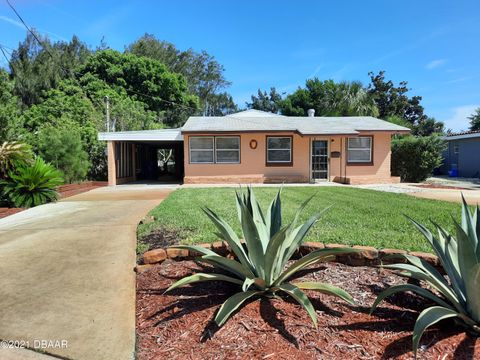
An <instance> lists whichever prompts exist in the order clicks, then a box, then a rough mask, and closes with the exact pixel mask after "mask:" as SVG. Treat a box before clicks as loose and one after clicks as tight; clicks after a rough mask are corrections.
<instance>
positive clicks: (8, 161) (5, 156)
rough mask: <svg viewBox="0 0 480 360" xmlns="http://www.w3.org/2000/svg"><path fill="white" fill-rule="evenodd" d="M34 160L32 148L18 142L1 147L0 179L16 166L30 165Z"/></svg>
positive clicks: (11, 142)
mask: <svg viewBox="0 0 480 360" xmlns="http://www.w3.org/2000/svg"><path fill="white" fill-rule="evenodd" d="M32 158H33V155H32V150H31V148H30V146H28V145H27V144H24V143H20V142H16V141H5V142H4V143H3V144H2V145H0V178H2V177H5V176H6V175H7V174H8V172H9V171H10V170H13V168H14V167H15V166H21V165H24V164H26V163H29V162H30V161H31V160H32Z"/></svg>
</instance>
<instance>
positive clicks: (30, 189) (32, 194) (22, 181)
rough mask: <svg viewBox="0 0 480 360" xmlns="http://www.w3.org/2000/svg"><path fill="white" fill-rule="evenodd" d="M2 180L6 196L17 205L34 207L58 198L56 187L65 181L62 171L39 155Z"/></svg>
mask: <svg viewBox="0 0 480 360" xmlns="http://www.w3.org/2000/svg"><path fill="white" fill-rule="evenodd" d="M8 177H9V178H8V179H7V180H1V181H0V185H3V190H2V192H3V194H4V196H5V197H6V198H7V199H8V200H10V201H11V202H12V204H13V205H14V206H16V207H26V208H29V207H32V206H37V205H41V204H44V203H47V202H49V201H53V200H56V199H57V197H58V194H57V191H56V188H57V186H59V185H61V184H62V183H63V179H62V177H61V173H60V172H59V171H58V170H56V169H55V168H54V167H53V166H52V165H50V164H47V163H45V161H43V159H42V158H40V157H37V158H36V159H35V162H34V163H33V164H32V165H22V166H20V167H18V168H16V170H15V172H13V171H10V172H9V173H8Z"/></svg>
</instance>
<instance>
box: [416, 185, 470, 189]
mask: <svg viewBox="0 0 480 360" xmlns="http://www.w3.org/2000/svg"><path fill="white" fill-rule="evenodd" d="M414 186H416V187H419V188H427V189H449V190H471V189H469V188H466V187H461V186H450V185H440V184H418V185H414Z"/></svg>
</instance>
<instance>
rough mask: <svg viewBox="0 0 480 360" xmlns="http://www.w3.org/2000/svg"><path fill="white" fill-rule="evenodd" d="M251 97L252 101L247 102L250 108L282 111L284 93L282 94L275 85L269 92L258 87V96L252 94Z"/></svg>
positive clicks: (274, 111)
mask: <svg viewBox="0 0 480 360" xmlns="http://www.w3.org/2000/svg"><path fill="white" fill-rule="evenodd" d="M251 99H252V102H251V103H248V102H247V107H248V108H249V109H255V110H261V111H267V112H271V113H274V114H277V113H278V112H279V111H280V106H281V102H282V95H280V94H279V93H278V92H277V89H275V88H274V87H271V88H270V92H269V93H267V92H266V91H262V90H260V89H258V92H257V96H255V95H252V96H251Z"/></svg>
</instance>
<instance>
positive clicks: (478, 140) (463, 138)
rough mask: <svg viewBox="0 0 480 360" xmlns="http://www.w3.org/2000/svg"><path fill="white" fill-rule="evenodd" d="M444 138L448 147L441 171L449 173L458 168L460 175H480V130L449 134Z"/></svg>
mask: <svg viewBox="0 0 480 360" xmlns="http://www.w3.org/2000/svg"><path fill="white" fill-rule="evenodd" d="M443 139H444V140H446V141H447V149H446V150H445V152H444V153H443V164H442V166H441V167H440V173H442V174H444V175H448V174H449V172H451V171H452V170H453V173H455V170H456V173H457V176H460V177H466V178H478V177H480V131H466V132H462V133H457V134H449V135H447V136H445V137H444V138H443Z"/></svg>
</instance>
